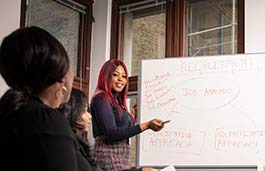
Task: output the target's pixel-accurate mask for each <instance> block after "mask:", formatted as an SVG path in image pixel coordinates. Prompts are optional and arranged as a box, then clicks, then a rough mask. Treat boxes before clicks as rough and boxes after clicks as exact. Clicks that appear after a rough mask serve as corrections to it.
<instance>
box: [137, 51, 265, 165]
mask: <svg viewBox="0 0 265 171" xmlns="http://www.w3.org/2000/svg"><path fill="white" fill-rule="evenodd" d="M140 68H141V69H140V72H139V80H138V107H139V110H138V111H139V118H138V121H139V122H140V123H142V122H145V121H148V120H150V119H153V118H160V119H162V120H168V119H170V120H171V122H170V123H168V124H166V125H165V128H164V129H162V130H161V131H160V132H153V131H151V130H147V131H145V132H143V133H141V134H140V135H138V140H137V143H138V145H137V166H167V165H175V166H180V167H182V166H183V167H186V166H187V167H197V166H201V167H255V166H257V163H258V162H260V161H263V162H264V161H265V54H244V55H225V56H211V57H194V58H193V57H192V58H167V59H154V60H142V61H141V67H140Z"/></svg>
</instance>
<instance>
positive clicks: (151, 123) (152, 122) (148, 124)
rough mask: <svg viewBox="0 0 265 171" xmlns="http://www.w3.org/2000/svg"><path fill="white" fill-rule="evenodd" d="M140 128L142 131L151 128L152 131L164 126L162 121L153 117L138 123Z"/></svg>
mask: <svg viewBox="0 0 265 171" xmlns="http://www.w3.org/2000/svg"><path fill="white" fill-rule="evenodd" d="M140 128H141V130H142V131H145V130H147V129H152V130H153V131H156V132H157V131H160V130H161V129H162V128H164V124H163V121H162V120H160V119H153V120H150V121H148V122H144V123H142V124H140Z"/></svg>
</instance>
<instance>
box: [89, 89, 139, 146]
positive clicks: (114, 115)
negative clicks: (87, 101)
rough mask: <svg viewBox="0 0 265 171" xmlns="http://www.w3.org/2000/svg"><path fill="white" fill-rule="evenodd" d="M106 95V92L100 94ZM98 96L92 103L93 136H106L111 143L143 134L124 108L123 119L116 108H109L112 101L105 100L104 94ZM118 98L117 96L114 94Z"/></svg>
mask: <svg viewBox="0 0 265 171" xmlns="http://www.w3.org/2000/svg"><path fill="white" fill-rule="evenodd" d="M100 93H104V92H100ZM100 93H99V94H97V95H96V96H94V97H93V99H92V101H91V106H90V111H91V115H92V125H93V136H94V137H98V136H102V135H104V136H105V137H106V138H107V139H108V140H109V141H110V142H112V141H120V140H124V139H128V138H130V137H132V136H134V135H136V134H139V133H140V132H141V129H140V126H139V125H133V121H132V118H131V117H130V115H129V114H128V113H127V112H126V110H125V109H124V108H122V115H121V117H119V116H118V110H117V108H115V107H109V106H112V105H111V101H110V100H107V101H104V100H103V96H104V94H103V95H102V94H100ZM113 95H114V96H115V97H116V98H117V94H113Z"/></svg>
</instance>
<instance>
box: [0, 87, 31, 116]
mask: <svg viewBox="0 0 265 171" xmlns="http://www.w3.org/2000/svg"><path fill="white" fill-rule="evenodd" d="M26 99H27V98H26V97H25V96H24V94H23V93H22V92H20V91H16V90H13V89H9V90H7V91H6V92H5V93H4V94H3V96H2V97H1V99H0V120H5V119H6V118H7V117H8V116H9V114H10V113H12V112H13V111H16V110H18V109H19V107H21V106H22V105H23V104H24V103H25V102H26V101H27V100H26Z"/></svg>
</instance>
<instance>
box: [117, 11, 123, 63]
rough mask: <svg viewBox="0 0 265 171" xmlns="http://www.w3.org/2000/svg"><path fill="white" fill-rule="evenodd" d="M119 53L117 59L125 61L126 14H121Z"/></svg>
mask: <svg viewBox="0 0 265 171" xmlns="http://www.w3.org/2000/svg"><path fill="white" fill-rule="evenodd" d="M118 34H119V35H118V39H119V41H118V42H119V44H118V49H117V50H118V55H117V59H120V60H122V61H123V46H124V14H121V15H119V33H118Z"/></svg>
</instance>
